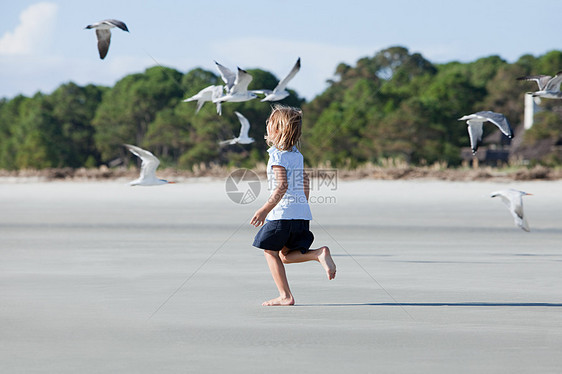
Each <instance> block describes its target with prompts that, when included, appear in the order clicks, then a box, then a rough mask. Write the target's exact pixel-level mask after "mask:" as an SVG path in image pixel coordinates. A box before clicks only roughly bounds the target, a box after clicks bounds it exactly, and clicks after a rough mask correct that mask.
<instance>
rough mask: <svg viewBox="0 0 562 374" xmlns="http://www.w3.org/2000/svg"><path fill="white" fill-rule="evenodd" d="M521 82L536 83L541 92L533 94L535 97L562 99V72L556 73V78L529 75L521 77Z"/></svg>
mask: <svg viewBox="0 0 562 374" xmlns="http://www.w3.org/2000/svg"><path fill="white" fill-rule="evenodd" d="M517 80H520V81H535V82H537V85H538V86H539V90H538V91H535V92H532V93H531V94H532V95H533V97H544V98H545V99H562V92H560V83H562V71H559V72H558V73H556V75H555V76H554V77H551V76H550V75H528V76H525V77H519V78H517Z"/></svg>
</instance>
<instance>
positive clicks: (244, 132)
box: [234, 112, 250, 139]
mask: <svg viewBox="0 0 562 374" xmlns="http://www.w3.org/2000/svg"><path fill="white" fill-rule="evenodd" d="M234 113H235V114H236V116H237V117H238V120H239V121H240V124H241V125H242V126H241V127H240V136H239V137H240V138H244V139H245V138H248V132H249V131H250V122H249V121H248V119H247V118H246V117H244V116H243V115H242V114H241V113H239V112H234Z"/></svg>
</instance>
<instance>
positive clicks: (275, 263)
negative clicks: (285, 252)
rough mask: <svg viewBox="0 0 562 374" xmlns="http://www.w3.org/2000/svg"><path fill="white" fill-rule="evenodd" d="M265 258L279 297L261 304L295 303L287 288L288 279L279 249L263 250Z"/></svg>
mask: <svg viewBox="0 0 562 374" xmlns="http://www.w3.org/2000/svg"><path fill="white" fill-rule="evenodd" d="M264 254H265V259H266V261H267V266H269V271H270V272H271V275H272V276H273V280H274V281H275V285H276V286H277V289H278V290H279V297H278V298H275V299H271V300H269V301H265V302H264V303H263V304H262V305H263V306H272V305H293V304H295V299H294V298H293V294H291V290H290V289H289V281H287V274H286V273H285V266H284V265H283V262H282V261H281V258H280V257H279V251H269V250H264Z"/></svg>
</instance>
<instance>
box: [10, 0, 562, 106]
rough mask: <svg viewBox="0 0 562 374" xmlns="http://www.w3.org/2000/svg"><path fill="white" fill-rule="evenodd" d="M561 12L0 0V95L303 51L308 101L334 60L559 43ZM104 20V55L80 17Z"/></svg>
mask: <svg viewBox="0 0 562 374" xmlns="http://www.w3.org/2000/svg"><path fill="white" fill-rule="evenodd" d="M539 7H540V8H539ZM561 14H562V1H559V0H543V1H541V2H538V3H537V2H534V3H533V2H529V1H528V0H527V1H521V0H508V1H507V0H506V1H493V0H487V1H481V0H472V1H462V2H458V1H438V0H421V1H405V0H393V1H377V0H372V1H367V0H363V1H359V0H347V1H342V0H338V1H333V0H321V1H306V0H300V1H295V0H287V1H268V0H238V1H236V2H234V1H226V0H215V1H206V0H197V1H196V0H184V1H181V0H177V1H173V0H159V1H139V0H126V1H118V0H97V1H91V0H90V1H81V0H45V1H28V0H17V1H16V0H11V1H3V3H2V5H1V6H0V97H8V98H11V97H14V96H15V95H17V94H20V93H21V94H24V95H27V96H31V95H33V94H34V93H35V92H37V91H42V92H44V93H50V92H52V90H54V89H55V88H56V87H58V86H59V85H60V84H63V83H66V82H69V81H73V82H75V83H77V84H80V85H84V84H88V83H94V84H100V85H108V86H110V85H113V84H114V83H115V82H116V81H118V80H119V79H121V78H123V77H124V76H125V75H127V74H132V73H137V72H142V71H144V70H145V69H146V68H147V67H150V66H154V65H155V64H156V63H158V64H160V65H164V66H169V67H173V68H175V69H178V70H179V71H181V72H184V73H185V72H187V71H189V70H191V69H193V68H195V67H202V68H204V69H207V70H210V71H213V72H215V73H216V70H215V67H214V63H213V61H214V60H216V61H218V62H220V63H221V64H223V65H225V66H228V67H231V68H235V67H236V66H240V67H241V68H247V69H252V68H261V69H264V70H267V71H270V72H272V73H273V74H275V75H276V76H277V77H278V78H279V79H281V78H283V77H284V75H285V74H287V72H288V71H289V70H290V69H291V67H292V66H293V64H294V63H295V61H296V59H297V57H301V59H302V68H301V71H300V72H299V73H298V74H297V76H296V77H295V78H294V79H293V80H292V81H291V82H290V84H289V88H292V89H295V90H296V91H297V92H298V93H299V94H300V95H301V96H304V97H306V98H307V99H308V100H310V99H312V98H314V96H315V95H317V94H319V93H321V92H322V91H323V90H324V89H325V88H326V83H325V82H326V80H327V79H330V78H331V77H332V75H333V73H334V71H335V69H336V66H337V65H338V64H339V63H341V62H345V63H348V64H351V65H353V64H355V62H356V61H357V59H359V58H361V57H365V56H373V55H374V54H375V53H376V52H378V51H379V50H381V49H384V48H387V47H390V46H395V45H400V46H404V47H406V48H408V49H409V50H410V52H411V53H413V52H419V53H421V54H422V55H423V56H424V57H425V58H426V59H428V60H430V61H432V62H436V63H443V62H449V61H461V62H469V61H474V60H476V59H478V58H480V57H486V56H490V55H499V56H500V57H502V58H503V59H505V60H507V61H509V62H514V61H515V60H517V59H518V58H519V57H520V56H522V55H524V54H532V55H535V56H539V55H542V54H544V53H546V52H548V51H551V50H560V49H562V46H561V43H562V42H561V40H560V32H559V31H558V28H557V26H556V25H558V24H559V23H560V15H561ZM106 18H116V19H120V20H122V21H124V22H125V23H126V24H127V26H128V27H129V30H130V31H131V32H130V33H125V32H122V31H121V30H117V29H114V30H113V32H112V41H111V47H110V49H109V53H108V56H107V57H106V58H105V60H103V61H102V60H100V59H99V57H98V54H97V47H96V39H95V34H94V31H92V30H84V27H85V26H86V25H88V24H90V23H94V22H96V21H99V20H102V19H106ZM548 28H551V29H552V31H551V30H550V29H548ZM561 68H562V67H561ZM536 73H544V74H552V73H556V72H536ZM264 88H267V87H264Z"/></svg>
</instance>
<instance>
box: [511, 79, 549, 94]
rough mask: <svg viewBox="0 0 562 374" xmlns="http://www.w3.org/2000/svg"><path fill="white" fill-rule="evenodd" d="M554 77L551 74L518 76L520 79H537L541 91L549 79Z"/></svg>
mask: <svg viewBox="0 0 562 374" xmlns="http://www.w3.org/2000/svg"><path fill="white" fill-rule="evenodd" d="M550 78H552V77H551V76H550V75H527V76H525V77H519V78H517V80H518V81H535V82H537V85H538V86H539V91H542V90H543V89H544V87H545V86H546V84H547V83H548V81H549V80H550Z"/></svg>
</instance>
